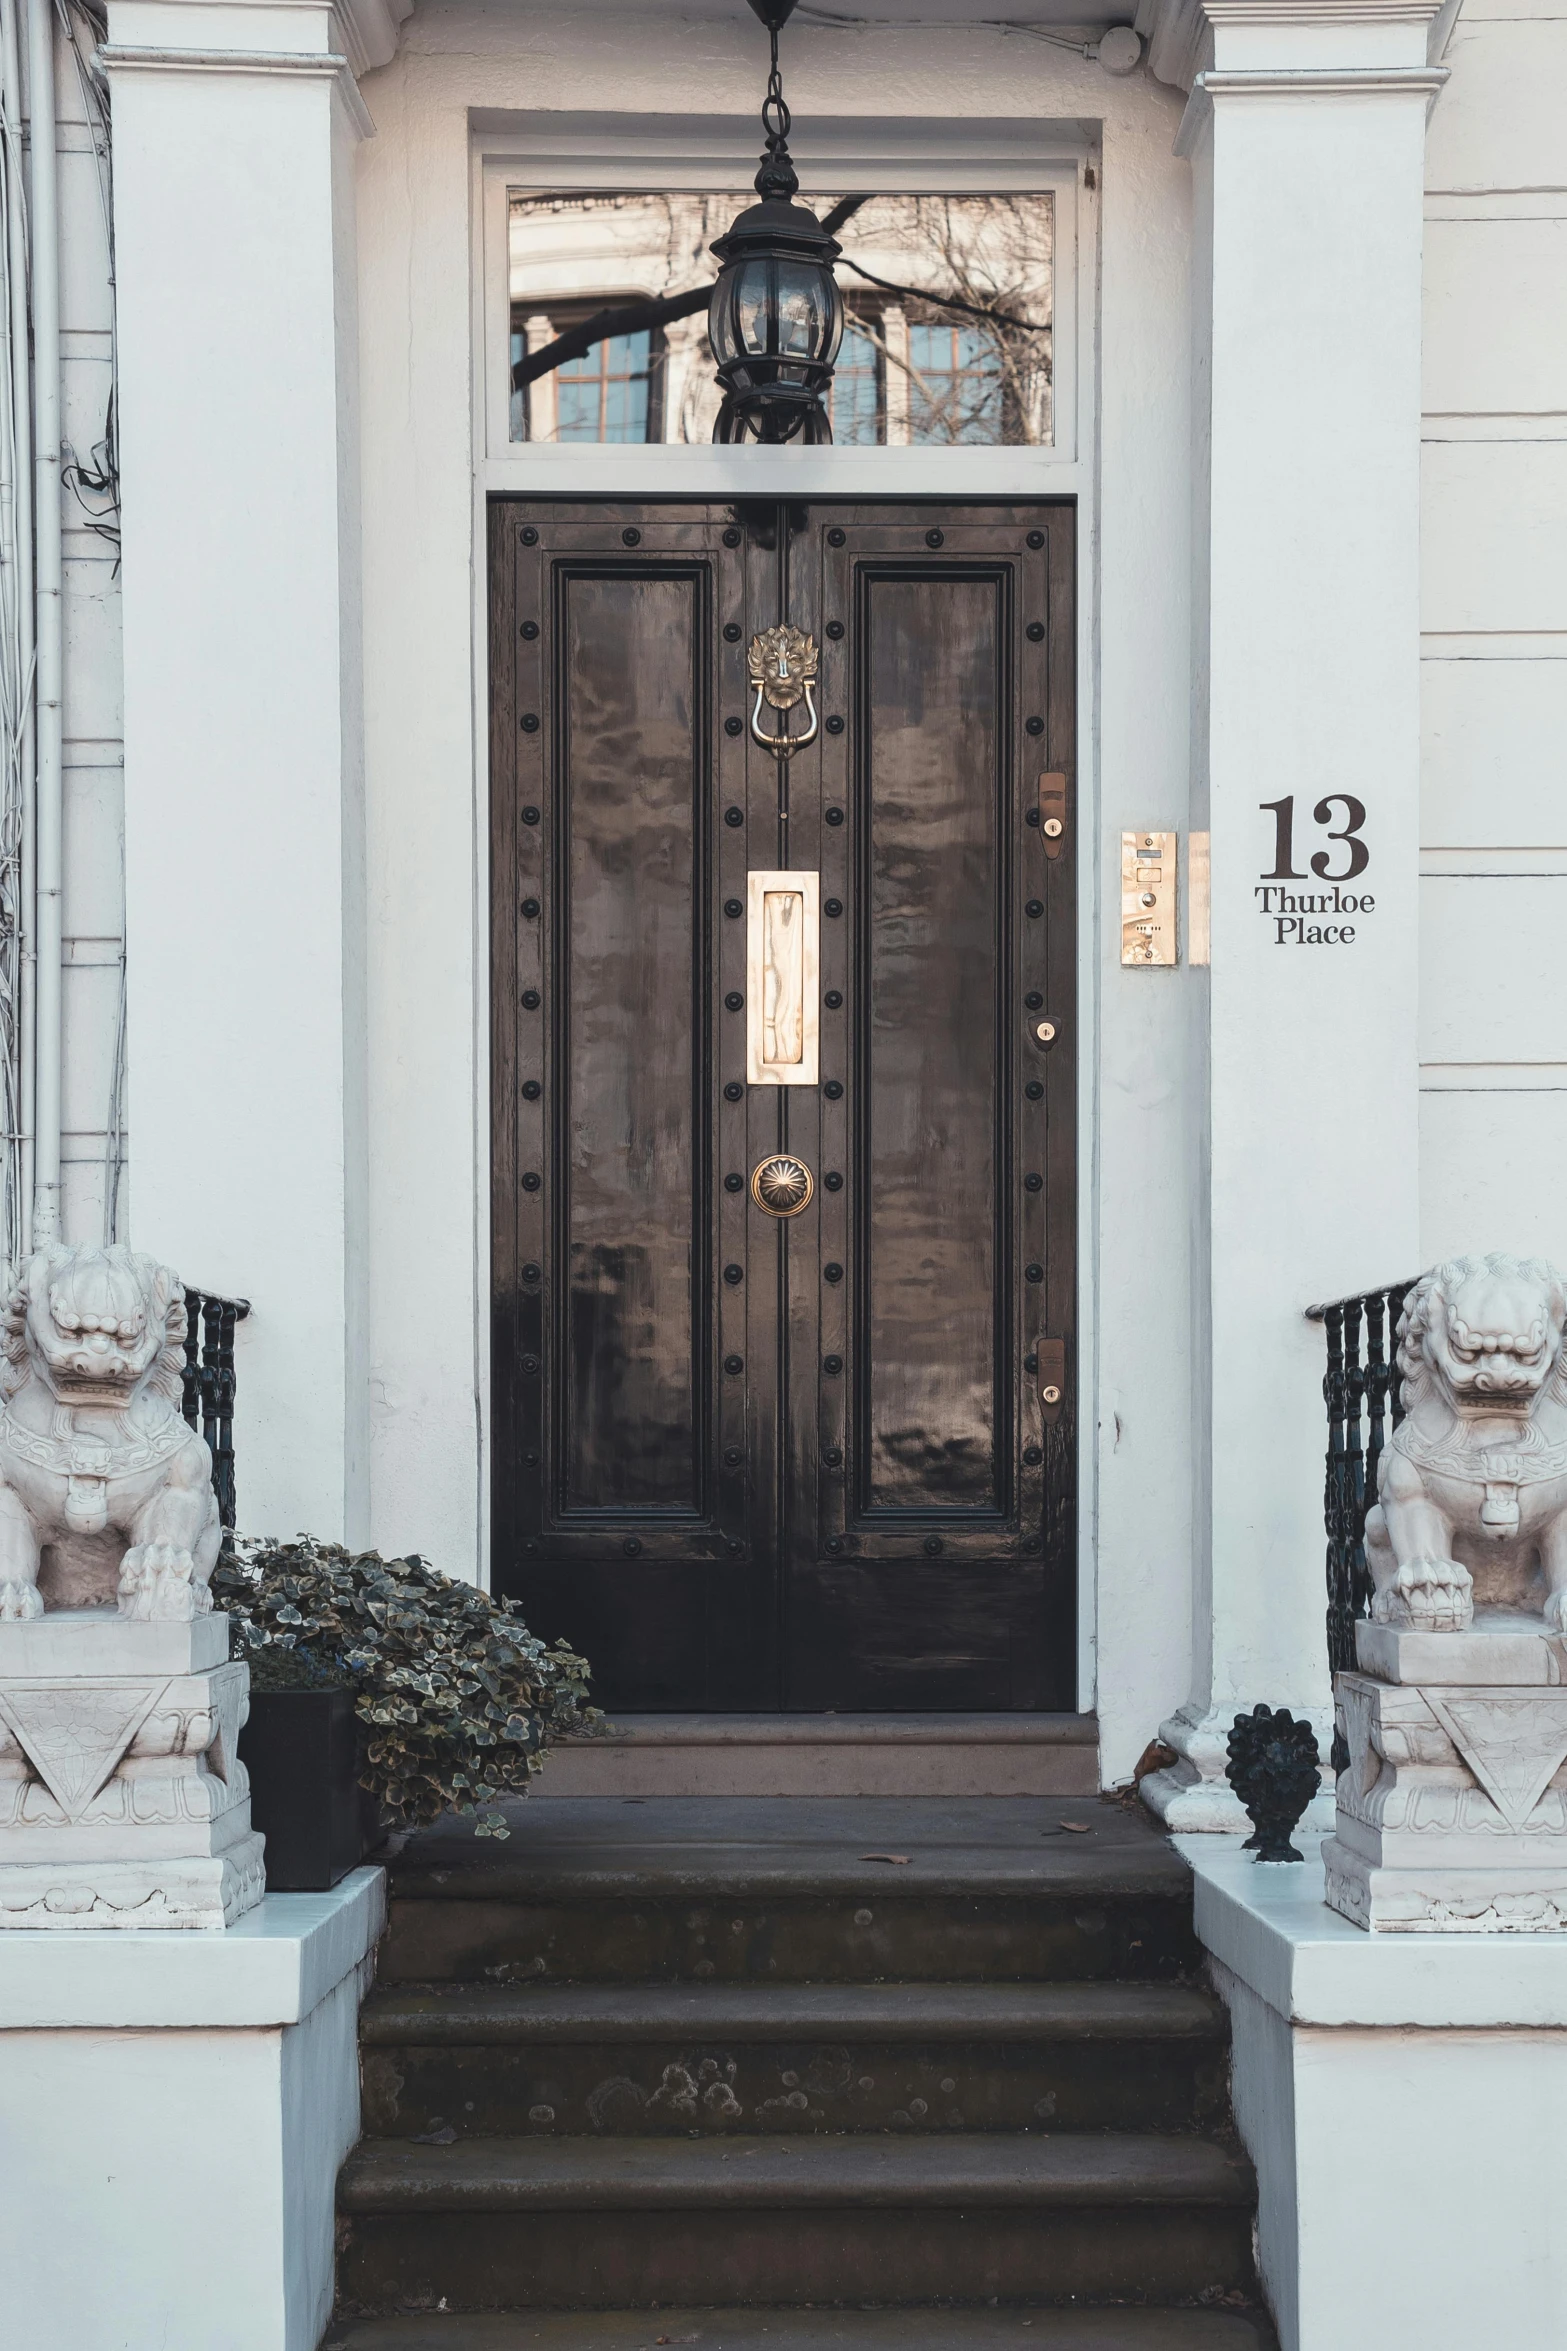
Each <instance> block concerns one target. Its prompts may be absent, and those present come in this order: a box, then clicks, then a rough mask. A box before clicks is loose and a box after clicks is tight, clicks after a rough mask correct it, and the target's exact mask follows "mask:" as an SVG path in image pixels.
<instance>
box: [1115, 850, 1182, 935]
mask: <svg viewBox="0 0 1567 2351" xmlns="http://www.w3.org/2000/svg"><path fill="white" fill-rule="evenodd" d="M1175 960H1176V935H1175V835H1174V833H1123V834H1122V835H1121V961H1122V962H1123V963H1125V964H1171V963H1174V962H1175Z"/></svg>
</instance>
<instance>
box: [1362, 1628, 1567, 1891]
mask: <svg viewBox="0 0 1567 2351" xmlns="http://www.w3.org/2000/svg"><path fill="white" fill-rule="evenodd" d="M1356 1636H1357V1638H1356V1654H1357V1658H1358V1662H1359V1665H1360V1668H1361V1670H1360V1671H1359V1672H1357V1673H1346V1674H1341V1675H1340V1676H1339V1679H1338V1693H1337V1694H1338V1712H1339V1720H1340V1722H1341V1724H1342V1726H1343V1730H1344V1735H1345V1738H1346V1741H1347V1743H1348V1746H1349V1768H1348V1770H1347V1771H1344V1772H1341V1773H1340V1775H1339V1782H1338V1817H1337V1822H1336V1833H1335V1835H1334V1836H1333V1837H1332V1838H1330V1839H1329V1841H1328V1842H1327V1843H1326V1844H1325V1845H1324V1847H1323V1862H1324V1865H1325V1868H1326V1871H1327V1900H1328V1903H1329V1905H1330V1907H1331V1908H1332V1909H1334V1910H1337V1911H1340V1912H1341V1913H1342V1914H1343V1916H1344V1917H1346V1918H1350V1919H1353V1920H1354V1921H1355V1923H1356V1924H1357V1925H1358V1926H1363V1927H1368V1928H1369V1929H1371V1931H1372V1932H1373V1933H1392V1934H1442V1933H1448V1934H1474V1933H1489V1934H1504V1933H1505V1934H1519V1933H1529V1934H1534V1933H1541V1932H1562V1931H1564V1930H1567V1641H1564V1638H1563V1636H1562V1635H1561V1634H1559V1633H1554V1632H1550V1631H1547V1630H1546V1629H1545V1627H1544V1626H1543V1625H1542V1623H1541V1621H1540V1619H1539V1618H1538V1617H1537V1616H1531V1615H1529V1614H1526V1613H1524V1612H1521V1611H1520V1612H1516V1613H1514V1612H1511V1611H1502V1610H1497V1611H1491V1612H1482V1614H1481V1615H1480V1616H1479V1617H1478V1618H1477V1620H1476V1622H1475V1625H1474V1629H1473V1630H1471V1631H1465V1632H1427V1631H1423V1630H1418V1629H1411V1628H1408V1627H1397V1626H1391V1625H1376V1624H1361V1625H1359V1626H1357V1628H1356Z"/></svg>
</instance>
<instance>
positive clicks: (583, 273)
mask: <svg viewBox="0 0 1567 2351" xmlns="http://www.w3.org/2000/svg"><path fill="white" fill-rule="evenodd" d="M746 201H747V198H746V197H745V196H744V195H725V196H713V195H694V194H692V195H678V194H669V195H660V196H652V195H649V196H627V197H606V196H580V197H571V196H564V195H557V196H543V197H538V196H527V195H521V194H514V195H513V196H512V199H511V206H510V239H509V247H510V272H511V334H512V359H513V362H514V363H515V362H516V361H517V360H519V359H521V358H522V357H523V356H524V354H526V353H534V352H538V351H540V350H542V349H543V348H544V347H545V346H546V345H547V344H549V343H550V342H552V341H553V340H554V339H555V338H556V337H557V336H560V335H562V334H564V333H565V332H566V331H567V330H568V329H569V328H572V327H577V326H581V325H582V324H584V323H585V322H586V321H587V320H588V319H589V318H590V317H591V316H592V315H593V313H594V312H595V311H598V310H601V309H604V308H607V307H609V306H612V305H613V306H617V307H618V306H619V305H621V304H624V303H627V302H630V301H634V300H635V298H636V297H637V296H638V295H643V296H648V297H659V296H667V295H669V294H671V293H681V292H684V291H685V290H686V289H687V288H698V287H700V286H702V285H703V284H704V283H706V282H707V281H708V280H709V278H710V276H711V273H712V270H713V266H714V265H713V263H712V261H711V259H710V257H709V254H708V247H709V246H710V245H711V243H712V241H713V239H714V238H715V237H716V236H718V235H720V234H721V233H722V230H723V228H724V227H725V225H726V224H727V222H728V221H729V220H730V219H731V218H732V217H733V215H734V214H735V213H736V212H737V211H738V210H740V209H741V207H742V206H743V205H744V204H745V202H746ZM814 202H815V209H816V211H817V213H818V215H819V216H821V217H825V216H826V214H827V213H828V212H829V211H830V210H831V208H832V206H833V203H834V199H833V197H831V196H830V195H818V196H816V197H815V199H814ZM1053 230H1054V217H1053V205H1052V200H1051V198H1050V197H1049V196H1048V195H1036V196H1026V195H1024V196H977V195H976V196H950V197H940V198H937V197H908V196H905V197H888V196H873V197H870V198H868V199H864V200H862V201H861V203H860V204H859V205H858V206H857V207H856V209H855V211H854V213H853V215H852V217H851V218H849V219H848V220H847V221H846V222H845V224H844V225H843V227H842V228H841V229H840V231H839V232H838V233H839V236H840V239H841V241H842V243H843V245H844V249H845V258H844V260H843V261H842V262H841V263H840V264H839V278H840V283H841V284H842V287H843V291H844V299H845V307H846V311H847V320H846V325H845V331H844V339H843V348H842V351H841V353H840V355H839V361H838V368H837V373H836V378H835V382H834V387H833V398H832V422H833V438H834V440H835V441H836V442H837V443H839V444H840V445H842V444H848V445H850V446H864V445H867V444H871V445H874V444H877V443H885V444H887V445H889V446H893V447H900V446H902V447H907V446H911V445H912V446H921V445H931V444H936V445H947V446H951V445H954V444H987V443H988V444H996V443H1002V442H1013V443H1016V442H1027V443H1032V444H1039V443H1044V442H1048V441H1049V439H1050V437H1051V397H1050V352H1051V327H1050V320H1051V283H1052V248H1053ZM855 264H858V265H859V268H858V269H856V267H855ZM861 271H863V273H864V274H863V275H861V274H860V272H861ZM942 295H945V296H948V297H951V298H953V299H952V300H951V301H950V302H945V303H944V302H942V301H941V300H940V299H939V298H938V297H940V296H942ZM922 296H923V297H924V299H922V298H921V297H922ZM717 408H718V402H717V396H716V394H715V392H714V391H713V389H712V385H711V367H710V363H709V357H708V350H707V335H706V327H705V320H704V318H703V316H702V314H701V312H700V311H697V312H695V313H694V314H692V315H690V316H687V317H684V318H673V319H670V320H668V321H660V322H654V323H651V324H649V325H647V326H642V327H637V328H634V329H632V330H631V331H629V332H625V333H619V334H616V335H614V336H612V337H610V338H607V339H606V340H605V341H603V342H601V343H597V344H595V345H594V346H593V347H592V349H591V350H589V351H588V352H586V353H585V354H582V355H580V356H577V357H574V358H572V359H569V360H567V361H566V362H564V363H563V364H562V365H561V366H560V367H558V368H556V369H553V370H551V372H550V373H549V374H548V375H544V376H540V377H538V378H536V379H535V380H534V382H533V383H532V384H531V385H529V386H528V387H526V389H525V390H518V391H516V392H515V393H514V394H513V398H512V404H511V433H512V438H513V439H514V440H533V441H565V442H572V441H577V442H590V441H623V442H635V441H686V442H696V441H707V440H710V439H711V438H712V428H713V419H714V417H715V416H716V414H717Z"/></svg>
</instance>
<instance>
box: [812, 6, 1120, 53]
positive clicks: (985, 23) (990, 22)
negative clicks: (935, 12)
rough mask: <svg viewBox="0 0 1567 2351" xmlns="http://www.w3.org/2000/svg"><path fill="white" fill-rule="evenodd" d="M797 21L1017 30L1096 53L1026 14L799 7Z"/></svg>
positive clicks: (898, 28)
mask: <svg viewBox="0 0 1567 2351" xmlns="http://www.w3.org/2000/svg"><path fill="white" fill-rule="evenodd" d="M794 14H795V22H796V23H797V24H813V25H818V26H820V27H821V28H822V29H823V30H824V31H834V32H849V33H857V32H878V33H890V32H899V33H902V32H907V33H975V32H980V33H1019V34H1021V35H1022V36H1023V37H1024V38H1025V39H1027V40H1031V41H1048V42H1049V44H1050V46H1051V47H1052V48H1053V49H1066V50H1069V51H1070V52H1071V54H1072V55H1073V56H1074V57H1095V56H1097V55H1098V46H1099V45H1098V43H1097V42H1096V41H1074V40H1073V39H1072V37H1071V35H1070V34H1069V33H1058V32H1056V31H1055V30H1054V29H1053V27H1051V26H1050V25H1042V24H1035V23H1033V22H1032V20H1031V19H1029V18H1027V17H1010V16H979V17H956V16H951V17H920V16H850V15H847V14H845V13H844V12H843V11H842V10H840V9H836V8H811V7H808V6H802V7H800V8H797V9H796V10H795V12H794Z"/></svg>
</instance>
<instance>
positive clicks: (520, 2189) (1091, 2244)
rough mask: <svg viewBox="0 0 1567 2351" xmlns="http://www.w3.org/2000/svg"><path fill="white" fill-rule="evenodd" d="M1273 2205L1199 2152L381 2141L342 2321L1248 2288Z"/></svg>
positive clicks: (1223, 2163) (1167, 2296) (937, 2142)
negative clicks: (1254, 2213)
mask: <svg viewBox="0 0 1567 2351" xmlns="http://www.w3.org/2000/svg"><path fill="white" fill-rule="evenodd" d="M1253 2196H1254V2187H1253V2181H1252V2176H1251V2172H1250V2169H1249V2167H1248V2166H1247V2165H1246V2163H1245V2162H1244V2160H1243V2159H1241V2158H1240V2157H1239V2156H1238V2155H1236V2154H1235V2153H1233V2152H1232V2151H1231V2150H1230V2149H1229V2148H1227V2147H1225V2146H1222V2145H1220V2144H1218V2143H1216V2142H1214V2141H1211V2140H1207V2139H1202V2138H1196V2137H1187V2138H1182V2137H1154V2136H1143V2135H1135V2136H1134V2135H1132V2134H1106V2135H1103V2136H1092V2135H1087V2134H1082V2135H1079V2134H1073V2133H1068V2132H1054V2133H1037V2134H1016V2135H988V2134H977V2133H976V2134H973V2135H960V2134H956V2133H954V2134H951V2135H949V2136H925V2135H922V2136H919V2137H898V2136H879V2135H878V2136H872V2135H870V2134H863V2135H846V2136H839V2137H816V2138H812V2139H807V2140H794V2141H789V2140H785V2139H780V2138H773V2137H769V2138H751V2139H727V2140H726V2139H695V2140H693V2139H684V2140H680V2139H675V2140H668V2139H664V2140H657V2139H637V2138H621V2139H604V2140H591V2139H569V2138H561V2139H553V2140H543V2141H527V2140H517V2139H472V2140H467V2141H462V2140H459V2141H457V2142H456V2143H455V2144H453V2145H451V2146H444V2147H420V2146H411V2145H409V2144H408V2143H407V2142H405V2141H401V2140H388V2139H366V2140H363V2141H361V2143H360V2145H359V2146H358V2147H357V2148H356V2149H355V2150H354V2152H353V2153H352V2154H351V2155H350V2156H349V2158H348V2161H347V2163H346V2164H345V2165H344V2167H343V2170H342V2173H341V2175H340V2179H339V2183H338V2203H339V2210H340V2214H341V2228H340V2239H339V2258H338V2290H339V2309H340V2311H341V2313H342V2314H343V2315H344V2316H345V2317H347V2316H356V2317H357V2316H366V2315H378V2314H386V2315H390V2314H393V2313H396V2312H400V2311H408V2310H431V2309H434V2308H436V2307H437V2306H439V2305H441V2304H443V2303H444V2306H445V2307H446V2308H447V2309H448V2310H457V2309H465V2310H486V2309H490V2310H507V2309H512V2310H515V2309H530V2308H555V2309H565V2310H582V2309H593V2308H595V2307H598V2308H605V2309H615V2308H621V2309H624V2308H627V2307H640V2308H648V2307H651V2306H653V2305H655V2304H656V2305H666V2304H668V2305H673V2304H675V2303H677V2302H678V2301H682V2300H683V2301H688V2302H689V2301H691V2300H693V2299H695V2300H696V2301H698V2302H701V2301H710V2302H713V2303H715V2304H723V2303H731V2302H735V2301H738V2300H739V2299H740V2297H741V2296H744V2297H746V2298H747V2300H749V2301H751V2302H753V2303H754V2302H763V2303H766V2302H785V2303H793V2304H795V2305H796V2306H798V2305H799V2304H802V2303H823V2302H828V2303H830V2302H849V2303H865V2302H871V2301H878V2300H881V2301H884V2300H885V2299H886V2297H887V2293H888V2289H889V2284H890V2283H892V2282H893V2281H895V2282H896V2283H895V2290H896V2292H897V2295H898V2297H899V2299H900V2300H906V2301H908V2302H912V2303H919V2302H929V2301H941V2300H945V2299H951V2300H966V2301H969V2302H973V2301H975V2300H982V2299H988V2298H990V2297H991V2296H996V2297H999V2298H1000V2299H1002V2300H1006V2301H1024V2300H1029V2299H1038V2300H1044V2301H1057V2302H1065V2301H1072V2300H1085V2301H1099V2302H1104V2301H1115V2300H1119V2299H1127V2300H1138V2301H1153V2302H1172V2301H1181V2300H1192V2299H1196V2298H1197V2297H1199V2296H1209V2297H1212V2296H1214V2295H1217V2294H1222V2293H1225V2292H1234V2291H1237V2290H1239V2291H1243V2292H1245V2291H1250V2289H1251V2286H1252V2283H1253V2280H1252V2272H1251V2250H1250V2246H1251V2217H1250V2216H1251V2210H1252V2203H1253ZM610 2215H613V2219H612V2220H611V2219H609V2217H608V2216H610Z"/></svg>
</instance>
